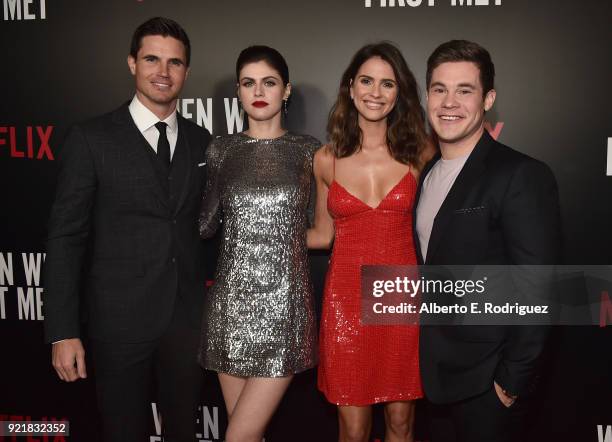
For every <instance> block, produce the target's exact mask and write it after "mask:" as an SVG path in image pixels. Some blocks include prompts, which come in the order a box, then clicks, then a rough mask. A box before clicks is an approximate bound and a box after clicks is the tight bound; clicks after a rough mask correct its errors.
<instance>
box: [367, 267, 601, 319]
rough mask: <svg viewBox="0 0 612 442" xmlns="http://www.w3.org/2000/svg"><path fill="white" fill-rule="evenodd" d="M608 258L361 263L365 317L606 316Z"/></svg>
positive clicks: (592, 317) (532, 317)
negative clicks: (577, 262) (579, 262)
mask: <svg viewBox="0 0 612 442" xmlns="http://www.w3.org/2000/svg"><path fill="white" fill-rule="evenodd" d="M609 293H612V266H603V265H602V266H523V265H522V266H501V265H499V266H474V265H472V266H373V265H367V266H362V268H361V321H362V324H364V325H384V324H386V325H395V324H421V325H599V326H605V325H606V324H607V323H608V322H609V323H612V302H610V298H609V296H608V294H609Z"/></svg>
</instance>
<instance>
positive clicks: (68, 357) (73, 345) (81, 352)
mask: <svg viewBox="0 0 612 442" xmlns="http://www.w3.org/2000/svg"><path fill="white" fill-rule="evenodd" d="M52 347H53V349H52V351H51V363H52V365H53V368H55V371H56V372H57V375H58V376H59V378H60V379H61V380H62V381H66V382H73V381H76V380H77V379H79V378H83V379H85V378H86V377H87V370H86V369H85V349H84V348H83V344H82V343H81V340H80V339H79V338H72V339H64V340H63V341H59V342H56V343H55V344H53V346H52Z"/></svg>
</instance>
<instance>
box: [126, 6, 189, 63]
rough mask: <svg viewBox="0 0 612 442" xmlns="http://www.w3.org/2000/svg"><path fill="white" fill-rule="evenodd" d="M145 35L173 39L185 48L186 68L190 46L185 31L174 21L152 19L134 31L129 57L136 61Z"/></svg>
mask: <svg viewBox="0 0 612 442" xmlns="http://www.w3.org/2000/svg"><path fill="white" fill-rule="evenodd" d="M147 35H161V36H162V37H173V38H176V39H177V40H178V41H180V42H181V43H183V46H185V62H186V63H187V66H189V63H190V62H191V44H190V43H189V37H188V36H187V33H186V32H185V30H184V29H183V28H182V27H181V25H179V24H178V23H177V22H175V21H174V20H171V19H169V18H165V17H153V18H150V19H149V20H147V21H146V22H144V23H143V24H141V25H140V26H138V27H137V28H136V30H135V31H134V35H133V36H132V43H131V44H130V55H131V56H132V57H133V58H134V59H136V56H137V55H138V51H139V50H140V48H141V47H142V39H143V37H146V36H147Z"/></svg>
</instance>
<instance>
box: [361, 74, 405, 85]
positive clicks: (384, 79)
mask: <svg viewBox="0 0 612 442" xmlns="http://www.w3.org/2000/svg"><path fill="white" fill-rule="evenodd" d="M357 78H369V79H371V80H374V77H372V76H370V75H366V74H361V75H359V76H358V77H357ZM380 81H390V82H391V83H395V84H397V81H395V80H394V79H392V78H381V80H380Z"/></svg>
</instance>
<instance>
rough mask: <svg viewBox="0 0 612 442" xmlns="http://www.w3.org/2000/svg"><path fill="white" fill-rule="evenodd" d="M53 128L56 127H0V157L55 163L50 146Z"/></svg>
mask: <svg viewBox="0 0 612 442" xmlns="http://www.w3.org/2000/svg"><path fill="white" fill-rule="evenodd" d="M53 128H54V126H26V127H16V126H0V155H8V156H10V157H11V158H27V159H30V160H51V161H53V160H54V159H55V157H54V156H53V149H51V145H50V144H49V143H50V139H51V134H52V133H53ZM3 151H5V152H6V153H3Z"/></svg>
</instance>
